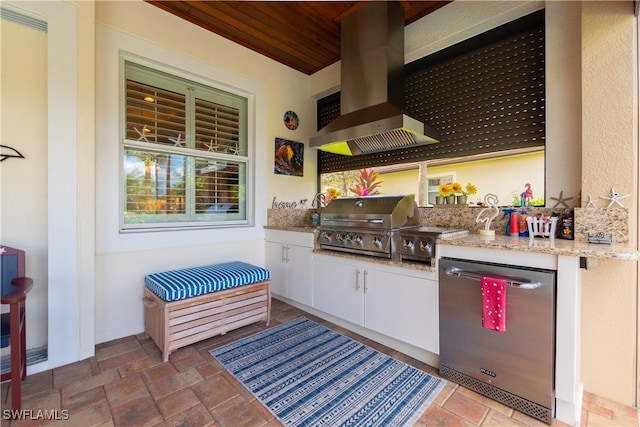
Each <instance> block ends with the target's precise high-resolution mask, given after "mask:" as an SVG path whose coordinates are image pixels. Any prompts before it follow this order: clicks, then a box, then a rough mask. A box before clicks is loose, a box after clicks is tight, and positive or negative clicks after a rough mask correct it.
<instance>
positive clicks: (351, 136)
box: [310, 1, 438, 155]
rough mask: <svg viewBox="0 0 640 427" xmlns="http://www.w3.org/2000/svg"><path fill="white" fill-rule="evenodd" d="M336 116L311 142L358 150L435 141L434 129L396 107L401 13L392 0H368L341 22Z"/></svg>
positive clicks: (399, 91)
mask: <svg viewBox="0 0 640 427" xmlns="http://www.w3.org/2000/svg"><path fill="white" fill-rule="evenodd" d="M341 50H342V52H341V56H342V59H341V60H342V71H341V94H340V96H341V101H340V102H341V105H340V110H341V116H340V117H338V118H337V119H335V120H334V121H333V122H331V123H330V124H329V125H327V126H325V127H324V128H323V129H322V130H320V132H319V133H318V134H317V135H316V136H314V137H312V138H311V139H310V145H311V147H312V148H318V149H320V150H323V151H330V152H333V153H337V154H343V155H358V154H366V153H374V152H379V151H387V150H393V149H397V148H403V147H409V146H414V145H419V144H428V143H433V142H438V140H437V138H438V135H437V132H436V131H435V129H433V128H431V127H430V126H427V125H425V124H423V123H421V122H420V121H418V120H416V119H414V118H412V117H409V116H407V115H405V114H403V112H402V108H401V107H400V105H402V101H403V83H404V18H403V11H402V7H401V6H400V5H399V4H398V3H396V2H387V1H368V2H366V3H365V4H364V5H362V6H361V7H360V8H359V9H358V10H357V11H356V12H354V13H352V14H351V15H349V16H347V17H345V18H344V20H343V21H342V24H341Z"/></svg>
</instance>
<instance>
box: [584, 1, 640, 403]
mask: <svg viewBox="0 0 640 427" xmlns="http://www.w3.org/2000/svg"><path fill="white" fill-rule="evenodd" d="M580 5H581V26H582V44H581V52H582V68H581V69H582V76H581V80H580V81H581V86H582V100H583V102H582V190H583V194H584V195H585V196H588V195H591V196H592V197H593V198H598V197H599V196H604V195H607V194H609V191H610V190H611V187H615V188H616V190H618V191H619V193H620V194H630V195H631V197H629V198H625V199H623V200H622V202H623V204H624V205H625V206H626V207H629V208H631V221H632V224H631V228H630V230H631V233H630V235H631V236H632V237H631V242H632V243H633V242H634V237H633V236H637V235H638V231H637V218H638V139H637V138H638V137H637V129H638V110H637V108H638V88H637V86H636V84H637V76H638V69H637V56H636V55H637V51H635V48H634V46H636V45H635V43H636V40H635V37H637V35H636V33H635V31H636V29H635V28H637V22H636V21H635V19H634V16H633V13H632V5H631V2H627V1H625V2H622V1H621V2H605V1H602V2H581V3H580ZM634 27H635V28H634ZM637 268H638V266H637V263H633V262H622V261H602V262H599V264H598V266H597V267H596V268H595V269H594V270H587V271H584V272H583V273H582V309H583V311H582V314H583V315H582V379H583V382H584V386H585V389H586V390H588V391H593V392H595V393H598V394H600V395H603V396H607V397H609V398H611V399H613V400H616V401H619V402H622V403H625V404H627V405H633V404H636V399H637V377H636V375H637V373H636V369H637V366H636V360H637V359H636V351H637V337H638V335H637V334H638V332H637V323H638V309H637V299H638V295H637V292H638V277H637Z"/></svg>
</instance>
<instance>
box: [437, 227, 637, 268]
mask: <svg viewBox="0 0 640 427" xmlns="http://www.w3.org/2000/svg"><path fill="white" fill-rule="evenodd" d="M443 244H447V245H453V246H471V247H476V248H479V247H480V248H487V249H501V250H508V251H520V252H536V253H547V254H553V255H567V256H577V257H587V258H609V259H619V260H628V261H638V260H639V259H640V252H638V250H637V249H634V248H633V247H632V246H630V245H628V244H626V243H612V244H598V243H588V242H586V241H579V240H565V239H542V238H533V239H532V238H529V237H511V236H505V235H496V236H491V237H487V236H481V235H479V234H469V235H467V236H464V237H461V238H459V239H452V240H447V241H446V242H443Z"/></svg>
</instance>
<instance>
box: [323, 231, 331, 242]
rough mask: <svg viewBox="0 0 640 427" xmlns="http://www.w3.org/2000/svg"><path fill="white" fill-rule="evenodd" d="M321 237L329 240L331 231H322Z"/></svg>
mask: <svg viewBox="0 0 640 427" xmlns="http://www.w3.org/2000/svg"><path fill="white" fill-rule="evenodd" d="M321 237H322V239H323V240H329V241H330V240H331V233H328V232H326V231H323V232H322V234H321Z"/></svg>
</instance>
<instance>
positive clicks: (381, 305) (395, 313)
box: [363, 269, 439, 354]
mask: <svg viewBox="0 0 640 427" xmlns="http://www.w3.org/2000/svg"><path fill="white" fill-rule="evenodd" d="M363 279H364V295H365V322H364V326H365V327H366V328H368V329H371V330H374V331H376V332H380V333H382V334H385V335H388V336H390V337H393V338H396V339H398V340H400V341H403V342H406V343H409V344H412V345H414V346H416V347H420V348H423V349H425V350H429V351H431V352H433V353H436V354H437V353H438V351H439V350H438V284H437V282H435V281H432V280H427V279H425V278H422V277H414V276H405V275H400V274H397V273H389V272H386V271H379V270H372V269H367V270H366V271H365V272H364V277H363Z"/></svg>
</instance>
